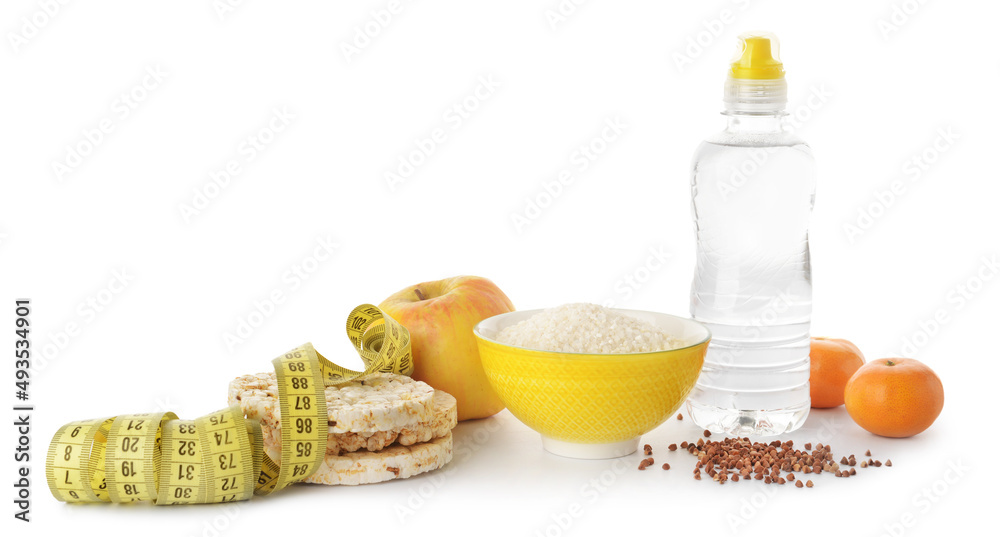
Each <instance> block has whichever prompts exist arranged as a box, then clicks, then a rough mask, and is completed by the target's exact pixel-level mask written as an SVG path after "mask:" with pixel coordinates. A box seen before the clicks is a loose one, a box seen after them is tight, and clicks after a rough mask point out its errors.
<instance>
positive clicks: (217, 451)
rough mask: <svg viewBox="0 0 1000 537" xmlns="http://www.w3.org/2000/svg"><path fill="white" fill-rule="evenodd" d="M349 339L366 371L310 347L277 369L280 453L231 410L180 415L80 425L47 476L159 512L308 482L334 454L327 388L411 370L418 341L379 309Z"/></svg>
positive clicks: (360, 311)
mask: <svg viewBox="0 0 1000 537" xmlns="http://www.w3.org/2000/svg"><path fill="white" fill-rule="evenodd" d="M347 335H348V337H349V338H350V339H351V342H352V343H353V344H354V348H355V349H356V350H357V351H358V354H360V355H361V359H362V361H363V362H364V364H365V370H364V371H352V370H350V369H346V368H344V367H341V366H339V365H337V364H334V363H333V362H331V361H329V360H327V359H326V358H324V357H323V356H322V355H321V354H319V353H318V352H316V350H315V349H314V348H313V346H312V344H311V343H306V344H304V345H301V346H299V347H296V348H294V349H292V350H290V351H288V352H287V353H285V354H283V355H281V356H279V357H277V358H275V359H274V360H273V361H272V362H271V363H272V365H274V371H275V373H276V375H277V379H278V403H279V405H280V408H281V428H282V434H281V455H280V458H279V459H280V460H277V461H276V460H273V459H271V458H270V457H269V456H268V455H267V454H265V453H264V442H263V434H262V432H261V426H260V422H259V421H258V420H256V419H246V418H245V417H244V415H243V411H242V410H241V409H240V407H238V406H231V407H228V408H224V409H222V410H218V411H216V412H212V413H211V414H206V415H204V416H202V417H200V418H197V419H194V420H181V419H178V418H177V415H176V414H174V413H173V412H154V413H146V414H127V415H122V416H117V417H114V418H101V419H93V420H84V421H74V422H71V423H68V424H66V425H63V426H62V427H60V428H59V430H58V431H56V434H55V436H53V438H52V442H51V444H49V452H48V457H47V458H46V464H45V476H46V479H47V480H48V483H49V490H51V491H52V494H53V496H55V497H56V499H57V500H61V501H64V502H137V501H145V500H152V501H155V502H156V504H157V505H176V504H192V503H219V502H232V501H239V500H248V499H250V497H251V496H253V495H254V494H258V495H263V494H270V493H272V492H274V491H277V490H281V489H283V488H285V487H286V486H288V485H290V484H292V483H295V482H297V481H302V480H303V479H305V478H306V477H308V476H309V475H311V474H312V473H313V472H315V471H316V470H318V469H319V467H320V466H321V465H322V464H323V460H324V457H325V456H326V442H327V432H328V424H327V410H326V394H325V391H326V386H335V385H338V384H342V383H344V382H349V381H351V380H354V379H357V378H359V377H363V376H365V375H370V374H372V373H376V372H386V373H398V374H401V375H409V374H410V373H412V372H413V359H412V357H411V356H410V334H409V332H407V331H406V328H404V327H403V326H402V325H401V324H399V323H398V322H396V321H395V320H394V319H392V318H391V317H389V316H388V315H385V314H383V313H382V311H381V310H379V309H378V308H377V307H375V306H373V305H371V304H364V305H361V306H358V307H357V308H354V310H353V311H352V312H351V314H350V315H349V316H348V317H347Z"/></svg>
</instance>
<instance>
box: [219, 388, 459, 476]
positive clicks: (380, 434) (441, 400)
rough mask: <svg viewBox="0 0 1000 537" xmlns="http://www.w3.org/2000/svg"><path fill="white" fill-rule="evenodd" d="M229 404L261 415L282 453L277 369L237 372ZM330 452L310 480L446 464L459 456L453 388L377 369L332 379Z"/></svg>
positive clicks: (270, 441)
mask: <svg viewBox="0 0 1000 537" xmlns="http://www.w3.org/2000/svg"><path fill="white" fill-rule="evenodd" d="M229 404H230V405H234V404H238V405H239V406H240V408H241V409H242V410H243V413H244V414H245V415H246V416H247V418H251V419H253V418H256V419H259V420H260V422H261V428H262V429H263V432H264V448H265V450H266V451H267V454H268V455H269V456H270V457H271V458H272V459H274V460H280V459H279V454H280V450H281V426H282V423H281V409H280V407H279V404H278V384H277V378H276V376H275V374H274V372H270V373H258V374H256V375H244V376H242V377H237V378H236V379H234V380H233V381H232V382H230V383H229ZM326 407H327V414H328V420H329V424H330V429H329V436H328V437H327V444H326V459H325V461H324V463H323V464H322V465H321V466H320V468H319V470H317V471H316V472H315V473H313V474H312V475H311V476H309V477H308V478H306V480H305V482H306V483H321V484H325V485H364V484H368V483H379V482H382V481H389V480H392V479H405V478H407V477H410V476H413V475H417V474H420V473H423V472H429V471H431V470H435V469H437V468H441V467H442V466H444V465H445V464H447V463H448V462H449V461H451V457H452V439H451V430H452V429H453V428H454V427H455V425H456V424H457V423H458V412H457V402H456V401H455V398H454V397H452V396H451V395H450V394H448V393H445V392H442V391H440V390H435V389H434V388H432V387H431V386H429V385H428V384H426V383H423V382H419V381H416V380H413V379H411V378H410V377H406V376H403V375H396V374H393V373H378V374H375V375H371V376H368V377H365V378H362V379H358V380H354V381H352V382H348V383H345V384H342V385H339V386H327V387H326Z"/></svg>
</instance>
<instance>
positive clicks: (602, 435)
mask: <svg viewBox="0 0 1000 537" xmlns="http://www.w3.org/2000/svg"><path fill="white" fill-rule="evenodd" d="M541 311H542V310H529V311H515V312H512V313H505V314H502V315H497V316H494V317H490V318H489V319H485V320H483V321H482V322H480V323H479V324H478V325H477V326H476V328H475V330H474V332H475V334H476V338H477V339H478V340H479V355H480V357H481V358H482V361H483V368H484V369H485V370H486V376H487V378H488V379H489V381H490V384H491V385H492V386H493V388H494V389H495V390H496V392H497V394H498V395H499V396H500V399H502V400H503V402H504V403H505V404H506V405H507V408H508V409H510V412H511V413H512V414H514V416H516V417H517V419H519V420H521V421H522V422H524V423H525V424H526V425H527V426H528V427H531V428H532V429H534V430H536V431H538V432H539V433H541V434H542V443H543V445H544V447H545V449H546V450H547V451H549V452H552V453H555V454H557V455H563V456H567V457H574V458H582V459H604V458H610V457H620V456H623V455H627V454H629V453H632V452H634V451H635V450H636V448H637V446H638V444H639V437H640V436H641V435H642V434H644V433H647V432H649V431H651V430H653V429H654V428H656V427H657V426H658V425H660V424H661V423H663V422H664V420H666V419H667V418H668V417H670V416H671V415H672V414H673V413H674V412H675V411H676V410H677V409H678V408H679V407H680V406H681V403H683V402H684V399H685V398H687V395H688V392H690V391H691V388H692V387H694V384H695V382H696V381H697V380H698V374H699V372H700V371H701V366H702V362H703V361H704V359H705V351H706V350H707V348H708V341H709V339H710V337H711V335H710V334H709V331H708V329H707V328H705V327H704V326H702V325H701V324H699V323H697V322H695V321H692V320H690V319H685V318H681V317H676V316H673V315H667V314H664V313H654V312H648V311H637V310H618V311H620V312H622V313H625V314H628V315H631V316H633V317H637V318H640V319H643V320H646V321H649V322H651V323H653V324H654V325H656V326H658V327H660V328H662V329H664V330H665V331H667V333H669V334H671V335H673V336H674V337H677V338H679V339H680V340H681V341H683V342H684V343H685V345H684V347H682V348H679V349H673V350H668V351H658V352H644V353H633V354H583V353H563V352H549V351H539V350H532V349H525V348H521V347H514V346H510V345H504V344H502V343H498V342H497V341H496V335H497V334H498V333H499V332H500V331H501V330H503V329H504V328H506V327H508V326H511V325H513V324H517V323H518V322H520V321H523V320H525V319H527V318H528V317H531V316H532V315H534V314H536V313H539V312H541Z"/></svg>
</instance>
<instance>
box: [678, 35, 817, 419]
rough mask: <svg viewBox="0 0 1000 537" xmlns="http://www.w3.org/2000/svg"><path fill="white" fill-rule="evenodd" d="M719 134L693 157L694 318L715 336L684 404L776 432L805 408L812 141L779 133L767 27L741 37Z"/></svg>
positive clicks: (772, 40) (780, 99)
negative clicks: (808, 144)
mask: <svg viewBox="0 0 1000 537" xmlns="http://www.w3.org/2000/svg"><path fill="white" fill-rule="evenodd" d="M740 40H741V49H740V53H739V57H738V59H737V60H736V61H735V62H734V63H733V64H732V66H731V69H730V72H729V76H728V77H727V79H726V85H725V91H724V102H725V112H723V114H724V115H725V116H726V120H727V121H728V125H727V126H726V130H724V131H722V132H720V133H718V134H716V135H715V136H712V137H710V138H708V139H707V140H705V141H704V142H703V143H702V144H701V146H700V147H699V148H698V151H697V153H696V154H695V158H694V168H693V176H692V183H691V194H692V199H693V202H694V203H693V205H694V219H695V225H696V228H697V241H698V255H697V268H696V272H695V276H694V282H693V284H692V287H691V315H692V316H693V317H694V318H695V319H697V320H698V321H700V322H702V323H703V324H705V325H706V326H708V328H709V330H711V331H712V342H711V344H710V345H709V349H708V354H707V356H706V358H705V366H704V368H703V369H702V372H701V376H700V377H699V379H698V384H697V386H696V387H695V388H694V390H693V391H692V393H691V396H690V397H689V399H688V402H687V411H688V414H689V415H690V417H691V418H692V419H693V420H694V422H695V423H696V424H698V426H699V427H702V428H705V429H709V430H710V431H712V432H716V433H725V434H729V435H738V436H746V435H765V436H768V435H777V434H781V433H785V432H788V431H793V430H795V429H797V428H799V427H800V426H801V425H802V423H803V422H805V419H806V416H808V414H809V406H810V405H809V318H810V315H811V312H812V282H811V277H810V267H809V240H808V227H809V215H810V213H811V212H812V206H813V197H814V194H815V188H816V179H815V164H814V162H813V156H812V152H811V151H810V149H809V147H808V146H807V145H806V144H805V142H803V141H802V140H801V139H799V138H798V137H797V136H796V135H795V134H793V133H792V132H790V131H789V130H788V129H786V128H784V126H783V121H782V118H783V116H784V115H785V112H784V110H785V103H786V102H787V85H786V83H785V72H784V67H783V66H782V64H781V61H780V60H779V59H778V41H777V38H776V37H774V36H773V35H771V34H761V33H753V34H744V35H742V36H740Z"/></svg>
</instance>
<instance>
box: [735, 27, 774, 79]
mask: <svg viewBox="0 0 1000 537" xmlns="http://www.w3.org/2000/svg"><path fill="white" fill-rule="evenodd" d="M739 39H740V51H739V53H738V54H739V57H738V58H737V59H736V61H734V62H733V63H732V65H731V66H730V71H729V76H731V77H732V78H739V79H747V80H776V79H779V78H785V68H784V67H783V66H782V65H781V60H780V59H778V38H777V37H776V36H775V35H774V34H771V33H764V32H751V33H746V34H743V35H741V36H740V37H739Z"/></svg>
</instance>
